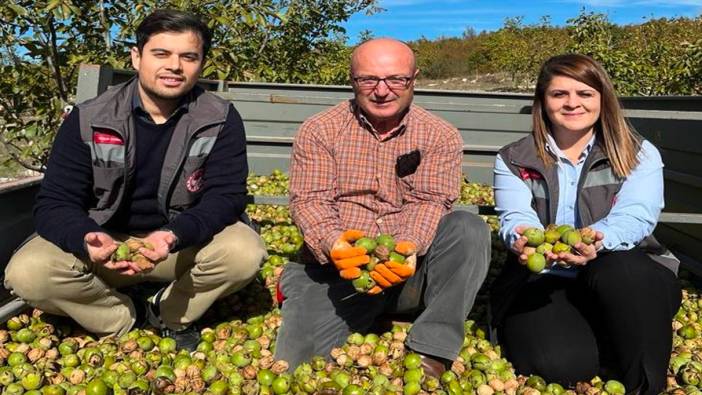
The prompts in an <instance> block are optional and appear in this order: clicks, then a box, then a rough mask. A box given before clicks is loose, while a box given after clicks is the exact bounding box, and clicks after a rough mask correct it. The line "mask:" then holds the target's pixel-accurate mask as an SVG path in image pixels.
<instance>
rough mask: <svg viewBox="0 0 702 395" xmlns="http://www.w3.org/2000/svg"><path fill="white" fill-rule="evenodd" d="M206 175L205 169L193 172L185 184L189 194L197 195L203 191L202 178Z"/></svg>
mask: <svg viewBox="0 0 702 395" xmlns="http://www.w3.org/2000/svg"><path fill="white" fill-rule="evenodd" d="M204 174H205V169H197V170H195V171H194V172H193V174H191V175H190V177H188V180H187V181H186V182H185V188H187V189H188V191H189V192H192V193H195V192H197V191H199V190H200V189H202V184H203V181H202V176H203V175H204Z"/></svg>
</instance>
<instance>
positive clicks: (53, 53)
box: [48, 16, 68, 102]
mask: <svg viewBox="0 0 702 395" xmlns="http://www.w3.org/2000/svg"><path fill="white" fill-rule="evenodd" d="M48 24H49V32H50V38H51V41H50V43H51V48H50V54H49V57H48V59H52V60H53V65H51V64H50V66H51V68H52V69H53V72H54V78H55V79H56V84H57V85H58V90H59V96H61V100H63V101H64V102H66V101H68V97H67V95H66V83H65V81H64V80H63V78H62V77H61V67H60V65H61V62H60V60H59V52H58V45H57V44H56V40H57V37H56V26H54V17H53V16H51V17H49V21H48Z"/></svg>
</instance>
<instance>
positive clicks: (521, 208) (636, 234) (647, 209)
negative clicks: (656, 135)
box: [494, 135, 664, 251]
mask: <svg viewBox="0 0 702 395" xmlns="http://www.w3.org/2000/svg"><path fill="white" fill-rule="evenodd" d="M593 143H594V137H593V138H592V139H591V140H590V141H589V142H588V145H587V146H586V147H585V149H584V150H583V152H582V153H581V154H580V157H579V158H578V161H577V163H575V164H573V163H571V162H570V160H568V159H567V158H566V156H565V155H564V154H563V152H562V151H561V150H560V149H559V148H558V146H557V145H556V143H555V141H554V140H553V138H552V137H551V136H550V135H549V136H548V141H547V144H546V148H547V149H548V150H550V151H551V152H552V153H553V154H554V155H555V156H556V158H557V160H556V165H557V173H558V185H559V188H560V189H559V196H558V208H557V211H556V223H557V224H558V225H563V224H569V225H573V226H574V227H576V228H579V227H582V224H580V223H579V219H578V218H579V215H578V205H577V186H578V181H579V179H580V174H581V172H582V168H583V165H584V164H585V160H586V159H587V156H588V154H589V153H590V151H591V149H592V145H593ZM638 159H639V164H638V165H637V166H636V168H635V169H634V170H633V171H632V172H631V173H630V174H629V176H628V177H627V178H626V180H624V183H623V184H622V187H621V189H620V190H619V192H618V193H617V196H616V203H615V204H614V206H613V207H612V209H611V210H610V212H609V214H607V216H606V217H604V218H602V219H601V220H599V221H597V222H595V223H594V224H591V225H590V227H591V228H593V229H594V230H597V231H600V232H602V233H603V234H604V240H603V247H604V249H606V250H610V251H621V250H629V249H631V248H633V247H634V246H636V245H637V244H638V243H639V242H640V241H641V240H643V239H644V238H645V237H646V236H648V235H650V234H651V233H652V232H653V229H654V228H655V227H656V223H657V222H658V216H659V215H660V213H661V210H662V209H663V206H664V201H663V162H662V161H661V156H660V153H659V152H658V150H657V149H656V147H654V146H653V144H651V143H649V142H648V141H644V142H643V144H642V145H641V150H640V151H639V153H638ZM494 188H495V211H496V212H497V214H498V215H499V216H500V237H501V238H502V241H503V242H504V243H505V245H506V246H508V247H509V246H511V245H512V243H514V241H515V240H516V239H517V237H518V236H519V235H517V233H516V232H515V230H514V229H515V228H516V227H517V226H519V225H525V226H530V227H537V228H541V229H543V226H542V225H541V222H540V221H539V217H538V215H537V214H536V211H534V209H533V208H532V207H531V201H532V195H531V191H530V190H529V188H528V187H527V185H526V184H525V183H524V182H523V181H522V180H521V179H519V177H517V176H516V175H514V174H513V173H512V172H511V171H510V170H509V169H508V168H507V166H506V165H505V162H504V160H503V159H502V157H501V156H500V155H497V159H496V161H495V179H494Z"/></svg>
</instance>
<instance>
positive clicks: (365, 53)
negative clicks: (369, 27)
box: [351, 38, 416, 74]
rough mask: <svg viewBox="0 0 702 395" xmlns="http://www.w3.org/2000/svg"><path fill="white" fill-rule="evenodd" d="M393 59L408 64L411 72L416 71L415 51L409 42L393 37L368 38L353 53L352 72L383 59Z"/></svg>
mask: <svg viewBox="0 0 702 395" xmlns="http://www.w3.org/2000/svg"><path fill="white" fill-rule="evenodd" d="M384 58H385V59H393V61H394V63H396V64H398V65H403V66H406V67H407V69H408V70H409V72H410V73H411V74H414V73H415V71H416V63H415V58H414V52H413V51H412V48H410V47H409V46H408V45H407V44H405V43H403V42H402V41H400V40H395V39H393V38H376V39H372V40H368V41H366V42H364V43H363V44H361V45H359V46H358V47H356V49H354V51H353V53H352V54H351V74H355V73H356V71H357V70H358V69H359V68H363V66H365V65H367V63H368V62H374V61H378V60H381V59H384Z"/></svg>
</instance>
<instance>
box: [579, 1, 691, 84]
mask: <svg viewBox="0 0 702 395" xmlns="http://www.w3.org/2000/svg"><path fill="white" fill-rule="evenodd" d="M569 23H570V24H571V25H572V26H571V27H570V29H569V30H570V34H571V38H572V43H571V45H570V47H569V50H570V51H573V52H578V53H585V54H588V55H591V56H592V57H593V58H595V59H597V60H598V61H599V62H601V63H602V65H603V66H604V67H605V69H606V70H607V72H608V73H609V74H610V76H611V77H612V79H613V80H614V83H615V86H616V88H617V91H618V92H619V93H620V94H623V95H644V96H650V95H681V94H682V95H689V94H700V93H702V90H701V89H700V84H701V81H700V78H699V77H700V71H699V70H700V60H699V59H700V57H699V56H700V55H699V51H700V47H699V45H698V43H699V42H701V41H702V17H699V18H697V19H686V18H679V19H666V18H662V19H655V20H651V21H648V22H646V23H643V24H640V25H633V26H624V27H619V26H616V25H613V24H611V23H609V21H608V20H607V18H606V16H604V15H602V14H594V13H590V14H585V13H581V14H580V15H579V16H578V17H577V18H575V19H573V20H570V21H569ZM690 38H692V39H693V40H696V41H693V42H690V41H689V40H690Z"/></svg>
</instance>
